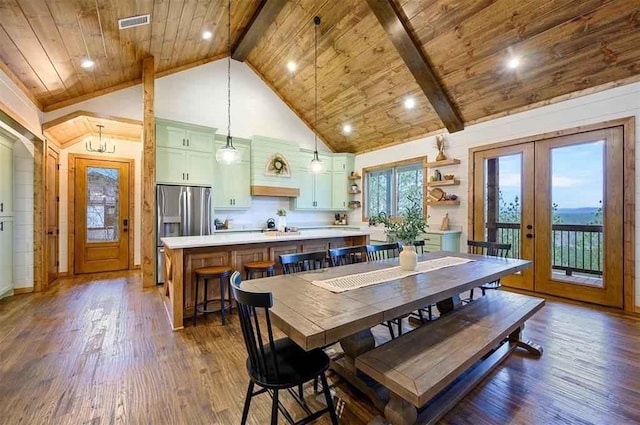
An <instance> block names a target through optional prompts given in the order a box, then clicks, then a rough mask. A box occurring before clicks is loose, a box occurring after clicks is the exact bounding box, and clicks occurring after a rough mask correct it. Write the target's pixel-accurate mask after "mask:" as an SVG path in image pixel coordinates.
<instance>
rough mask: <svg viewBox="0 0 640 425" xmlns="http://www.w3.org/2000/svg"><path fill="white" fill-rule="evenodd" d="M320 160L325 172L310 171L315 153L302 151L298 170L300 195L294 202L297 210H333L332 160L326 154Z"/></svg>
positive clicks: (321, 155) (320, 156)
mask: <svg viewBox="0 0 640 425" xmlns="http://www.w3.org/2000/svg"><path fill="white" fill-rule="evenodd" d="M319 158H320V160H321V161H322V162H323V163H324V165H325V170H324V171H323V172H321V173H318V174H316V173H313V172H311V169H310V165H311V160H312V159H313V152H312V151H307V150H301V151H300V167H299V168H298V170H297V172H298V175H299V180H298V181H299V183H300V195H299V196H298V197H297V198H296V199H295V201H294V209H296V210H316V211H320V210H321V211H330V210H331V209H332V205H331V203H332V169H333V164H332V161H331V159H332V158H331V156H329V155H326V154H320V155H319Z"/></svg>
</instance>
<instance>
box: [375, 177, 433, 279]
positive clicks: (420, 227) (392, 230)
mask: <svg viewBox="0 0 640 425" xmlns="http://www.w3.org/2000/svg"><path fill="white" fill-rule="evenodd" d="M407 200H408V201H409V205H408V206H407V207H406V208H404V211H402V212H401V214H400V215H399V216H398V217H395V218H394V217H387V215H386V214H384V213H381V214H379V215H378V217H377V218H376V221H378V222H380V223H384V225H385V232H386V233H387V236H388V238H389V240H390V241H399V242H401V243H402V252H400V268H401V269H403V270H415V269H416V268H417V267H418V254H416V247H415V246H414V245H413V243H414V242H415V241H416V239H417V238H418V236H420V235H422V234H423V233H425V232H426V231H427V227H429V226H428V225H427V222H426V219H425V217H424V216H423V214H422V205H421V202H422V199H421V198H420V196H419V195H418V193H417V191H415V190H414V191H413V192H412V193H410V194H409V195H408V196H407Z"/></svg>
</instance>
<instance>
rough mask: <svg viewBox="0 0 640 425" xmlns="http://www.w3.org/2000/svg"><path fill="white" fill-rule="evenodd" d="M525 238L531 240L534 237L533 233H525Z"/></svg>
mask: <svg viewBox="0 0 640 425" xmlns="http://www.w3.org/2000/svg"><path fill="white" fill-rule="evenodd" d="M525 236H526V237H527V239H531V238H533V236H534V235H533V233H527V234H526V235H525Z"/></svg>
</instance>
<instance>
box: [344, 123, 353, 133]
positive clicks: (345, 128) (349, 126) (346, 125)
mask: <svg viewBox="0 0 640 425" xmlns="http://www.w3.org/2000/svg"><path fill="white" fill-rule="evenodd" d="M351 130H353V128H351V125H349V124H345V125H343V126H342V132H343V133H344V134H351Z"/></svg>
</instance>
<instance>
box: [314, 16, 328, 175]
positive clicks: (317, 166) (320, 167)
mask: <svg viewBox="0 0 640 425" xmlns="http://www.w3.org/2000/svg"><path fill="white" fill-rule="evenodd" d="M313 24H314V27H315V28H314V34H315V51H314V56H313V70H314V123H313V126H314V127H315V128H316V129H317V128H318V26H320V17H319V16H316V17H314V18H313ZM313 140H314V141H315V150H314V151H313V159H312V160H311V172H312V173H316V174H317V173H322V172H323V171H324V169H325V168H324V163H323V162H322V161H321V160H320V157H319V156H318V135H317V134H316V132H315V131H314V132H313Z"/></svg>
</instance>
